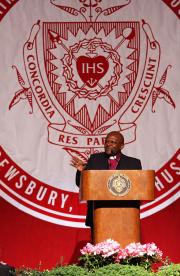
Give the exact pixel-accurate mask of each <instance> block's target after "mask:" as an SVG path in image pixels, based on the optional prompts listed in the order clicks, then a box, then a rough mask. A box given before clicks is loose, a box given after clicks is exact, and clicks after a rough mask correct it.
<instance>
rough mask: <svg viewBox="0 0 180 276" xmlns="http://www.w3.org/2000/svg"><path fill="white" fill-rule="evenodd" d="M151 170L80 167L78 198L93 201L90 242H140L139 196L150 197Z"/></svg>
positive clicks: (141, 197) (151, 192)
mask: <svg viewBox="0 0 180 276" xmlns="http://www.w3.org/2000/svg"><path fill="white" fill-rule="evenodd" d="M154 177H155V173H154V171H153V170H144V171H143V170H84V171H83V172H82V175H81V184H80V200H83V201H84V200H86V201H87V200H92V201H93V206H94V207H93V221H94V228H93V243H94V244H96V243H99V242H102V241H104V240H106V239H108V238H111V239H113V240H115V241H118V242H119V243H120V245H121V247H125V246H126V245H128V244H129V243H131V242H140V211H139V201H140V200H153V199H154Z"/></svg>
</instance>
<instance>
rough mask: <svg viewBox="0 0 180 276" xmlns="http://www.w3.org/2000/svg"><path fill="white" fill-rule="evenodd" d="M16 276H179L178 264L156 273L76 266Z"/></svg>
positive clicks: (136, 268) (134, 268) (132, 267)
mask: <svg viewBox="0 0 180 276" xmlns="http://www.w3.org/2000/svg"><path fill="white" fill-rule="evenodd" d="M16 276H180V264H171V265H167V266H163V267H161V268H160V270H159V271H158V272H156V273H152V272H149V271H147V270H146V269H144V268H143V267H141V266H135V265H121V264H109V265H105V266H103V267H100V268H95V269H94V268H93V270H91V271H89V272H88V271H87V270H86V269H85V268H83V267H80V266H78V265H68V266H60V267H57V268H54V269H52V270H44V271H38V270H33V269H27V268H26V269H25V268H23V269H18V270H16Z"/></svg>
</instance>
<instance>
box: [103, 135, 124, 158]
mask: <svg viewBox="0 0 180 276" xmlns="http://www.w3.org/2000/svg"><path fill="white" fill-rule="evenodd" d="M123 146H124V144H123V140H122V138H121V136H120V135H116V134H108V135H107V137H106V139H105V144H104V149H105V152H106V154H108V155H116V154H117V153H118V152H120V151H121V149H122V148H123Z"/></svg>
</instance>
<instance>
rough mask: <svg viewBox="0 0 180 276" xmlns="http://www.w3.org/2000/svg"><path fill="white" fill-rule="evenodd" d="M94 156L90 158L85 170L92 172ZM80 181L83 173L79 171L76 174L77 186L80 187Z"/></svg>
mask: <svg viewBox="0 0 180 276" xmlns="http://www.w3.org/2000/svg"><path fill="white" fill-rule="evenodd" d="M93 164H94V162H93V156H90V158H89V159H88V162H87V164H86V167H85V170H92V169H93ZM80 179H81V172H80V171H78V170H77V172H76V186H78V187H79V186H80Z"/></svg>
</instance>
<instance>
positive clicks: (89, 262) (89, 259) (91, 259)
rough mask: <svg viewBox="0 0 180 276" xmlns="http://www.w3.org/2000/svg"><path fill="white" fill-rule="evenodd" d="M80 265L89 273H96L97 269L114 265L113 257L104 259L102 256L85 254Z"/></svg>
mask: <svg viewBox="0 0 180 276" xmlns="http://www.w3.org/2000/svg"><path fill="white" fill-rule="evenodd" d="M79 261H80V265H81V266H82V267H84V268H85V269H86V270H87V271H94V270H95V269H97V268H100V267H103V266H105V265H109V264H112V263H113V262H114V261H113V257H111V256H110V257H108V258H104V257H103V256H102V255H91V254H85V255H82V256H81V257H80V258H79Z"/></svg>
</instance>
